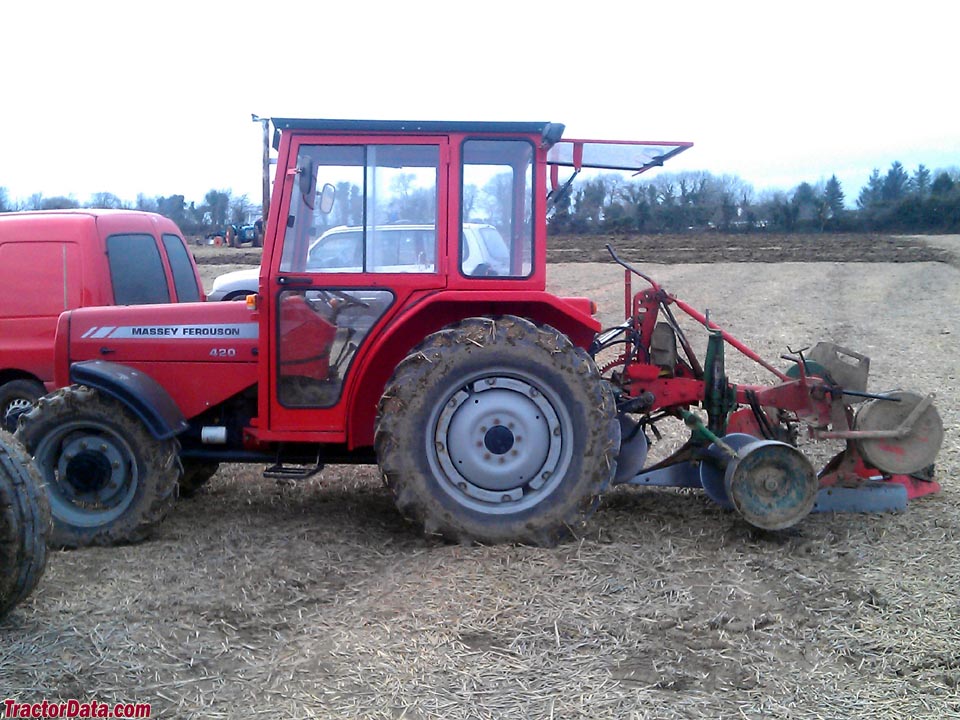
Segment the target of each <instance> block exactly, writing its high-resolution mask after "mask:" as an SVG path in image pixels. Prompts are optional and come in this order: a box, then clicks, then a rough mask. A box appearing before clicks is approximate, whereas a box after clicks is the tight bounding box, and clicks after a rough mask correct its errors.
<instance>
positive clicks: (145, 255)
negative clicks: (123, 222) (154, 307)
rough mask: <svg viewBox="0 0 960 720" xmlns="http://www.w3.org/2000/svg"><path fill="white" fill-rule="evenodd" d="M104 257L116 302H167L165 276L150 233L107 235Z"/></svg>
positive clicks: (168, 294)
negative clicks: (106, 260) (107, 261)
mask: <svg viewBox="0 0 960 720" xmlns="http://www.w3.org/2000/svg"><path fill="white" fill-rule="evenodd" d="M107 258H108V259H109V261H110V279H111V280H112V281H113V301H114V303H115V304H116V305H146V304H148V303H168V302H170V291H169V289H168V288H167V276H166V274H165V273H164V272H163V262H162V261H161V259H160V250H159V249H158V248H157V243H156V241H155V240H154V239H153V236H152V235H140V234H137V235H132V234H131V235H111V236H110V237H108V238H107Z"/></svg>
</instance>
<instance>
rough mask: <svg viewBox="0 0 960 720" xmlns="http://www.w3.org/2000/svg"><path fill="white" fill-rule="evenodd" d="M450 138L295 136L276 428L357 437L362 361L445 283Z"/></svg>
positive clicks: (272, 427) (280, 304) (305, 436)
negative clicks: (388, 329) (394, 320)
mask: <svg viewBox="0 0 960 720" xmlns="http://www.w3.org/2000/svg"><path fill="white" fill-rule="evenodd" d="M448 153H449V149H448V141H447V139H446V138H445V137H415V138H411V137H404V138H391V137H388V136H374V137H350V138H341V137H337V138H322V137H313V138H303V139H300V140H299V141H297V139H294V144H293V147H292V148H291V156H295V157H296V170H291V171H288V175H287V178H286V181H287V184H288V186H290V187H289V192H285V193H284V199H283V203H284V205H283V207H282V208H281V217H282V218H285V229H284V230H283V240H282V248H281V249H280V252H279V253H274V255H273V260H272V262H273V264H274V265H275V267H274V268H272V269H271V272H270V273H269V274H268V275H269V279H268V281H267V292H269V293H270V299H271V301H270V302H269V303H268V304H267V307H268V312H270V313H272V317H271V320H272V323H271V324H272V325H273V332H272V333H271V336H270V338H269V339H268V346H269V357H270V368H269V378H268V386H269V393H270V404H269V413H270V416H269V431H270V432H271V433H272V434H277V433H279V434H281V435H282V436H283V437H285V438H289V439H291V440H297V439H301V440H304V441H307V440H311V441H312V440H321V441H326V442H342V441H345V440H346V434H345V428H346V421H345V411H344V407H345V405H346V400H347V399H348V398H349V397H350V395H351V392H352V391H353V388H352V385H351V380H352V374H351V372H352V368H353V367H355V366H356V365H357V364H358V363H357V361H358V359H359V358H361V357H362V356H363V354H364V352H365V351H367V349H368V348H369V346H370V343H371V338H372V337H374V336H375V335H376V334H377V332H378V330H379V329H380V328H382V327H383V326H384V325H385V324H386V323H387V322H389V320H390V318H391V317H392V316H393V315H394V314H395V313H396V312H397V311H398V310H399V309H400V308H401V307H403V305H404V303H405V302H406V301H407V299H408V298H409V297H410V295H411V294H413V293H415V292H421V291H424V290H432V289H435V288H439V287H442V286H443V284H444V279H445V273H444V272H443V270H444V269H445V267H446V257H445V254H444V252H445V248H446V243H445V242H442V240H443V238H444V237H445V233H446V231H447V218H448V212H447V199H448V198H447V193H446V185H447V182H446V179H447V178H446V176H447V172H448V167H449V162H448Z"/></svg>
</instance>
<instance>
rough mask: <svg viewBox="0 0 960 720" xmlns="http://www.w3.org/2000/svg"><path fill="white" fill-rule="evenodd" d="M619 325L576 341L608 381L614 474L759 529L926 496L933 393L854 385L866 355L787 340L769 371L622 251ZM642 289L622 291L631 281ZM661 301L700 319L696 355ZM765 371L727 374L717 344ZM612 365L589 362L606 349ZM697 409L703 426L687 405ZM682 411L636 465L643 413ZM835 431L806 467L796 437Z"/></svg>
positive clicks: (652, 417)
mask: <svg viewBox="0 0 960 720" xmlns="http://www.w3.org/2000/svg"><path fill="white" fill-rule="evenodd" d="M607 250H608V251H609V252H610V255H611V256H612V257H613V259H614V261H616V262H617V263H618V264H620V265H621V266H623V268H624V281H625V285H624V288H625V290H624V305H625V308H624V314H625V316H626V318H627V319H626V320H625V322H623V323H622V324H620V325H618V326H616V327H614V328H611V329H609V330H606V331H604V332H602V333H600V334H599V335H598V336H597V338H596V340H595V341H594V343H593V345H592V346H591V348H590V352H591V354H592V355H593V356H594V358H595V359H597V361H598V364H599V365H600V368H601V371H602V372H603V374H604V376H605V377H606V378H607V379H608V380H609V381H610V382H611V384H612V385H613V386H614V387H616V388H617V389H618V410H619V419H620V424H621V449H620V456H619V465H618V469H617V473H616V475H615V477H614V480H613V483H614V484H629V485H637V486H664V487H697V488H703V490H704V492H705V493H706V495H707V496H708V497H709V498H710V499H711V500H712V501H713V502H715V503H717V504H718V505H720V506H722V507H725V508H731V509H734V510H736V511H737V512H738V513H740V515H742V516H743V517H744V519H746V520H747V522H749V523H750V524H752V525H754V526H756V527H758V528H763V529H767V530H778V529H783V528H787V527H790V526H792V525H795V524H796V523H798V522H799V521H800V520H802V519H803V518H804V517H805V516H806V515H807V514H808V513H810V512H842V511H843V512H883V511H891V510H902V509H904V508H905V507H906V505H907V502H908V501H909V500H911V499H914V498H917V497H921V496H924V495H929V494H931V493H936V492H938V491H939V490H940V485H939V484H938V483H937V482H935V481H934V480H933V463H934V460H935V459H936V456H937V453H938V452H939V450H940V445H941V444H942V442H943V423H942V421H941V419H940V416H939V414H938V412H937V410H936V408H935V407H934V405H933V395H927V396H921V395H918V394H916V393H913V392H907V391H903V390H893V391H889V392H882V393H872V392H867V377H868V374H869V367H870V359H869V358H868V357H866V356H864V355H861V354H859V353H856V352H854V351H852V350H848V349H847V348H844V347H841V346H839V345H836V344H834V343H828V342H821V343H818V344H817V345H815V346H814V347H813V348H812V349H809V350H807V349H803V350H790V349H789V348H788V353H789V354H786V355H783V356H781V357H782V359H784V360H787V361H789V362H791V363H793V364H792V366H791V367H790V368H789V369H787V370H786V371H782V370H780V369H778V368H777V367H775V366H774V365H773V364H771V363H769V362H768V361H766V360H764V359H763V358H762V357H761V356H760V355H759V354H758V353H756V352H755V351H753V350H751V349H750V348H749V347H747V346H746V345H745V344H744V343H743V342H741V341H740V340H738V339H737V338H736V337H734V336H733V335H731V334H730V333H729V332H727V331H726V330H723V329H722V328H720V327H719V326H718V325H717V324H715V323H713V322H711V321H710V319H709V316H708V314H706V315H705V314H701V313H700V312H699V311H697V310H696V309H695V308H693V307H691V306H690V305H688V304H687V303H685V302H683V301H682V300H680V299H679V298H677V297H675V296H673V295H671V294H670V293H668V292H667V291H666V290H664V289H663V288H662V287H661V286H660V285H659V284H658V283H657V282H656V281H655V280H654V279H653V278H651V277H649V276H648V275H645V274H644V273H643V272H641V271H640V270H638V269H636V268H635V267H633V266H632V265H630V264H629V263H627V262H625V261H623V260H622V259H621V258H620V257H619V256H618V255H617V253H616V251H615V250H614V249H613V248H612V247H611V246H610V245H608V246H607ZM634 276H636V277H639V278H641V279H642V280H644V281H646V283H647V284H648V286H649V287H647V288H645V289H643V290H641V291H639V292H637V293H636V294H633V291H632V281H633V277H634ZM674 308H676V309H677V310H679V311H680V312H682V313H683V314H685V315H687V316H689V317H690V318H692V319H693V320H694V321H696V322H697V323H699V324H700V325H701V326H703V327H704V329H705V331H706V332H707V333H708V337H707V349H706V354H705V358H704V362H703V363H702V364H701V363H700V362H699V360H698V359H697V356H696V354H695V352H694V350H693V348H692V346H691V343H690V341H689V340H688V338H687V336H686V334H685V333H684V331H683V329H682V328H681V327H680V325H679V323H678V322H677V316H676V314H675V312H674ZM727 345H729V346H730V347H732V348H734V349H735V350H737V351H738V352H739V353H740V354H741V355H743V356H745V357H746V358H749V359H750V360H751V361H753V362H754V363H756V364H758V365H759V366H761V367H762V368H764V369H765V370H767V371H768V372H769V373H771V374H772V375H773V376H774V378H775V381H774V382H773V383H772V384H769V385H752V384H734V383H732V382H731V381H730V380H729V378H728V377H727V374H726V371H725V366H724V350H725V346H727ZM617 349H618V350H619V353H618V354H617V355H616V356H615V358H614V359H613V360H612V361H609V362H606V363H604V362H603V359H604V356H607V357H609V355H610V351H611V350H617ZM695 406H697V407H699V408H700V409H701V410H702V411H705V413H706V422H704V420H703V419H702V417H701V416H700V415H698V414H697V413H695V412H693V411H692V410H691V408H692V407H695ZM667 418H675V419H677V420H680V421H682V422H683V423H685V424H686V426H687V427H688V428H689V429H690V437H689V439H688V440H687V441H686V442H685V443H684V444H683V445H682V446H681V447H680V448H679V449H678V450H676V451H675V452H674V453H673V454H671V455H670V456H669V457H667V458H666V459H664V460H661V461H659V462H656V463H655V464H653V465H650V466H649V467H644V465H645V463H646V461H647V456H648V449H649V445H650V438H649V436H648V432H652V433H653V434H654V435H655V436H658V437H659V435H660V433H659V430H658V429H657V423H658V422H660V421H661V420H664V419H667ZM804 429H805V430H806V435H805V437H806V439H807V440H809V441H824V440H841V441H843V442H844V444H845V447H844V448H843V450H842V451H841V452H839V453H837V454H836V455H834V456H833V457H832V458H831V459H830V460H829V461H827V462H826V463H825V464H824V466H823V467H822V468H821V469H820V470H819V471H817V470H815V468H814V465H813V463H812V462H811V460H810V459H809V458H808V457H807V456H806V455H805V454H804V453H803V452H802V451H801V450H800V449H799V448H798V447H797V444H798V441H799V439H800V437H801V433H802V431H803V430H804Z"/></svg>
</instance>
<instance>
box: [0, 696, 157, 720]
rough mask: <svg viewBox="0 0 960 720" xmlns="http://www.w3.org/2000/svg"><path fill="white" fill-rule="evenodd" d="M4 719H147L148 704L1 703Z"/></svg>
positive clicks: (93, 702)
mask: <svg viewBox="0 0 960 720" xmlns="http://www.w3.org/2000/svg"><path fill="white" fill-rule="evenodd" d="M0 709H2V711H3V712H2V717H4V718H149V717H150V703H124V702H120V703H106V702H100V701H98V700H90V701H87V702H81V701H80V700H56V701H50V700H43V701H41V702H34V703H29V702H17V701H16V700H11V699H9V698H7V699H6V700H4V701H3V706H2V708H0Z"/></svg>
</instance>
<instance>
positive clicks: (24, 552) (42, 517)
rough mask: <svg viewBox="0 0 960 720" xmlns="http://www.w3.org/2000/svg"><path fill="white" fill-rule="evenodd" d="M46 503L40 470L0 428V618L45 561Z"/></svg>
mask: <svg viewBox="0 0 960 720" xmlns="http://www.w3.org/2000/svg"><path fill="white" fill-rule="evenodd" d="M49 533H50V506H49V505H48V503H47V495H46V492H45V491H44V488H43V482H42V481H41V480H40V474H39V473H38V472H37V469H36V466H35V465H34V464H33V461H32V460H31V459H30V456H28V455H27V453H26V452H25V451H24V450H23V447H22V446H21V445H20V443H18V442H17V441H16V440H15V439H14V437H13V436H12V435H10V434H9V433H6V432H4V431H2V430H0V618H3V617H4V616H5V615H6V614H7V613H8V612H9V611H10V610H11V609H12V608H13V607H14V606H15V605H17V604H18V603H20V602H22V601H23V600H24V599H26V597H27V596H28V595H29V594H30V593H31V592H33V589H34V588H35V587H36V585H37V583H38V582H39V581H40V578H41V577H42V576H43V571H44V568H45V567H46V564H47V537H48V535H49Z"/></svg>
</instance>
